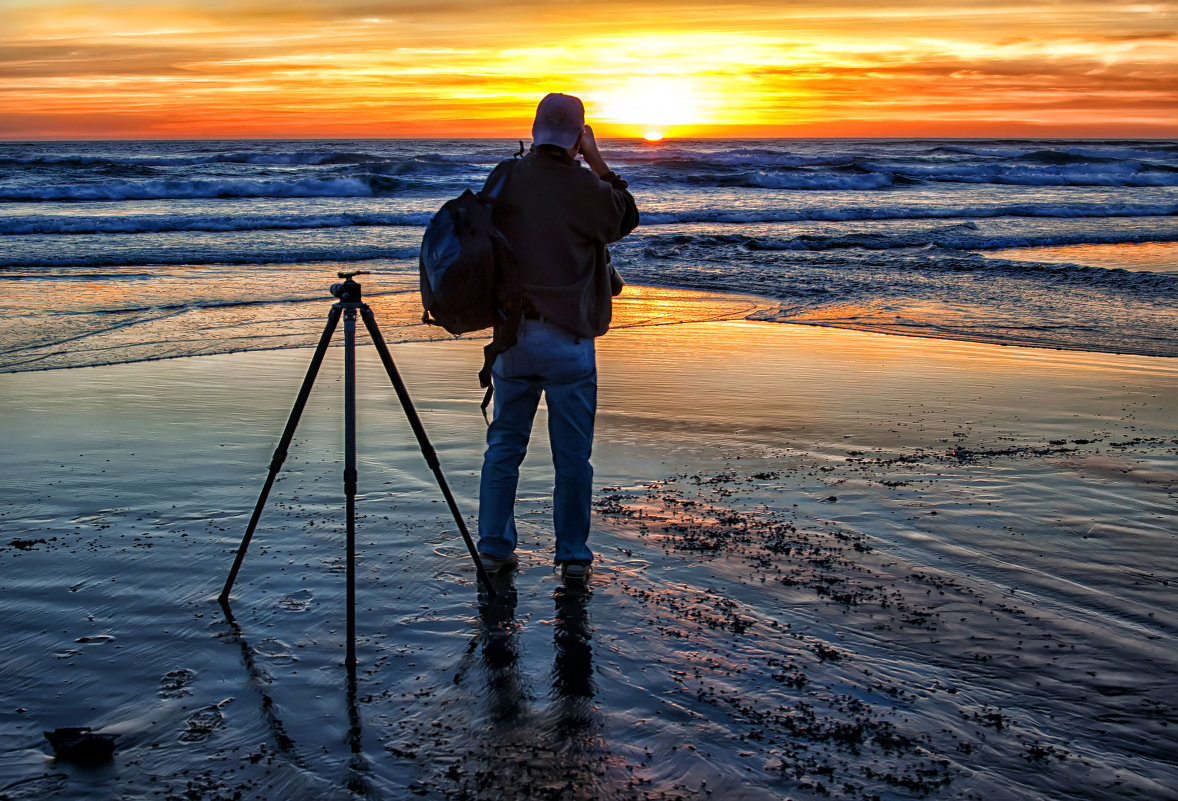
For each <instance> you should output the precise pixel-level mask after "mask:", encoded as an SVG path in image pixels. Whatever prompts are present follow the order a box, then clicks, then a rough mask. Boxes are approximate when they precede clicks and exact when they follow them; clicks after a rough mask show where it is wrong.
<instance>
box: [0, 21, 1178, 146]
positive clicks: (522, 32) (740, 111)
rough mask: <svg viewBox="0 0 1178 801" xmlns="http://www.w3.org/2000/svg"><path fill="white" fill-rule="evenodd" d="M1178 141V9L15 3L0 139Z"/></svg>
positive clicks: (1, 65)
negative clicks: (550, 133)
mask: <svg viewBox="0 0 1178 801" xmlns="http://www.w3.org/2000/svg"><path fill="white" fill-rule="evenodd" d="M548 91H565V92H571V93H574V94H578V95H580V96H581V97H582V98H584V100H585V103H586V108H587V112H588V115H589V117H590V122H592V123H594V124H595V129H596V130H597V132H598V133H599V135H603V136H641V135H643V134H644V133H646V132H648V131H649V132H656V131H657V132H659V133H663V134H665V135H667V136H940V137H943V136H1023V135H1029V136H1101V137H1105V136H1125V137H1175V136H1178V2H1170V1H1167V2H1120V0H1057V2H1036V1H1035V0H1028V1H1027V2H1014V0H972V2H971V0H903V2H900V1H899V0H897V1H895V2H891V1H889V2H882V1H877V0H847V2H830V1H829V0H824V1H823V2H814V1H813V0H793V1H791V2H786V1H785V0H751V1H750V2H738V3H717V2H715V0H665V1H664V2H656V1H651V2H632V1H631V2H617V0H604V1H603V2H576V3H574V2H567V0H566V1H565V2H546V1H545V0H506V2H486V0H478V1H477V2H476V1H475V0H432V2H431V1H429V0H406V1H405V2H392V1H389V2H381V0H252V1H251V0H171V1H170V2H169V1H165V2H141V1H140V0H101V1H98V0H93V1H92V2H91V1H82V0H78V1H75V0H0V138H2V139H9V140H29V139H61V138H66V139H108V138H205V137H276V138H285V137H358V136H367V137H405V136H457V137H476V136H507V137H525V138H526V137H528V136H529V131H530V124H531V116H532V112H533V110H534V108H535V104H536V101H537V100H538V99H539V98H540V97H541V96H542V95H543V94H544V93H546V92H548Z"/></svg>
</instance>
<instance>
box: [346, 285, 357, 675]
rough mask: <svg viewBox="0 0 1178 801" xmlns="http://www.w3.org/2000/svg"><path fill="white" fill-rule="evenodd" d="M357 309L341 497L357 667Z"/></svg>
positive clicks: (351, 315)
mask: <svg viewBox="0 0 1178 801" xmlns="http://www.w3.org/2000/svg"><path fill="white" fill-rule="evenodd" d="M357 478H358V476H357V473H356V309H355V307H354V306H348V307H347V308H346V309H345V310H344V498H345V505H346V508H347V521H348V522H347V549H348V555H347V557H348V561H347V591H346V603H347V607H348V609H347V640H348V644H347V659H346V662H347V666H348V667H349V668H351V669H354V668H355V667H356V481H357Z"/></svg>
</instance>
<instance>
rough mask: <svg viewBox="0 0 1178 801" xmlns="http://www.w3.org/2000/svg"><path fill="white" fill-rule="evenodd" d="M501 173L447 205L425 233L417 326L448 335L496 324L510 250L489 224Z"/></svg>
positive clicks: (504, 174) (500, 187)
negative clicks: (491, 182)
mask: <svg viewBox="0 0 1178 801" xmlns="http://www.w3.org/2000/svg"><path fill="white" fill-rule="evenodd" d="M510 172H511V171H510V169H505V170H503V171H502V173H501V174H500V176H499V180H498V181H496V183H495V184H494V186H490V187H484V188H483V191H482V192H480V193H479V194H477V195H476V194H475V193H474V192H471V191H470V190H469V189H467V190H465V191H464V192H463V193H462V194H461V195H459V196H458V197H456V198H454V199H453V200H448V201H446V203H445V204H444V205H443V206H442V208H441V209H439V210H438V213H437V214H435V215H434V216H433V217H432V218H431V219H430V221H429V224H428V225H426V227H425V235H424V236H423V237H422V239H421V251H420V253H419V256H418V264H419V267H420V271H421V303H422V306H424V307H425V311H424V312H423V313H422V315H421V321H422V322H423V323H426V324H427V325H440V326H441V327H442V328H444V329H446V330H447V331H449V332H450V333H451V334H454V335H455V336H458V335H459V334H468V333H470V332H472V331H482V330H483V329H484V328H491V327H493V326H494V325H495V323H496V322H497V321H498V319H499V306H500V303H499V297H498V295H499V293H498V291H492V290H493V289H497V288H498V287H499V286H500V284H501V283H502V281H501V278H502V274H503V273H504V272H506V270H507V269H508V262H509V261H510V258H511V246H510V245H508V244H507V239H506V238H505V237H504V236H503V234H501V233H500V232H499V229H498V228H496V227H495V224H494V222H493V221H492V219H491V206H492V204H493V203H494V202H495V198H496V197H498V195H499V194H500V193H501V192H502V190H503V186H504V185H505V184H506V183H507V179H508V177H509V175H510Z"/></svg>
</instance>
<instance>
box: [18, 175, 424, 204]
mask: <svg viewBox="0 0 1178 801" xmlns="http://www.w3.org/2000/svg"><path fill="white" fill-rule="evenodd" d="M409 186H411V184H408V183H406V182H404V181H402V180H399V179H397V178H393V177H390V176H387V175H358V176H344V177H337V178H300V179H298V180H292V181H266V180H232V179H203V180H180V179H175V180H153V181H110V182H100V183H98V182H96V183H80V184H51V185H48V186H31V187H24V188H0V201H19V202H48V201H120V200H169V199H171V200H186V199H202V198H206V199H207V198H234V197H244V198H267V197H269V198H292V197H376V196H381V195H391V194H395V193H397V192H398V191H401V190H403V189H405V188H407V187H409Z"/></svg>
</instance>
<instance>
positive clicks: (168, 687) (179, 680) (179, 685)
mask: <svg viewBox="0 0 1178 801" xmlns="http://www.w3.org/2000/svg"><path fill="white" fill-rule="evenodd" d="M195 678H196V672H195V671H192V670H189V669H188V668H180V669H179V670H170V671H168V672H167V673H165V674H164V675H163V676H162V677H161V678H160V695H162V696H163V697H164V698H180V697H181V696H184V695H188V694H189V693H190V692H192V690H191V689H189V687H190V685H191V684H192V682H193V680H194V679H195Z"/></svg>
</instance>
